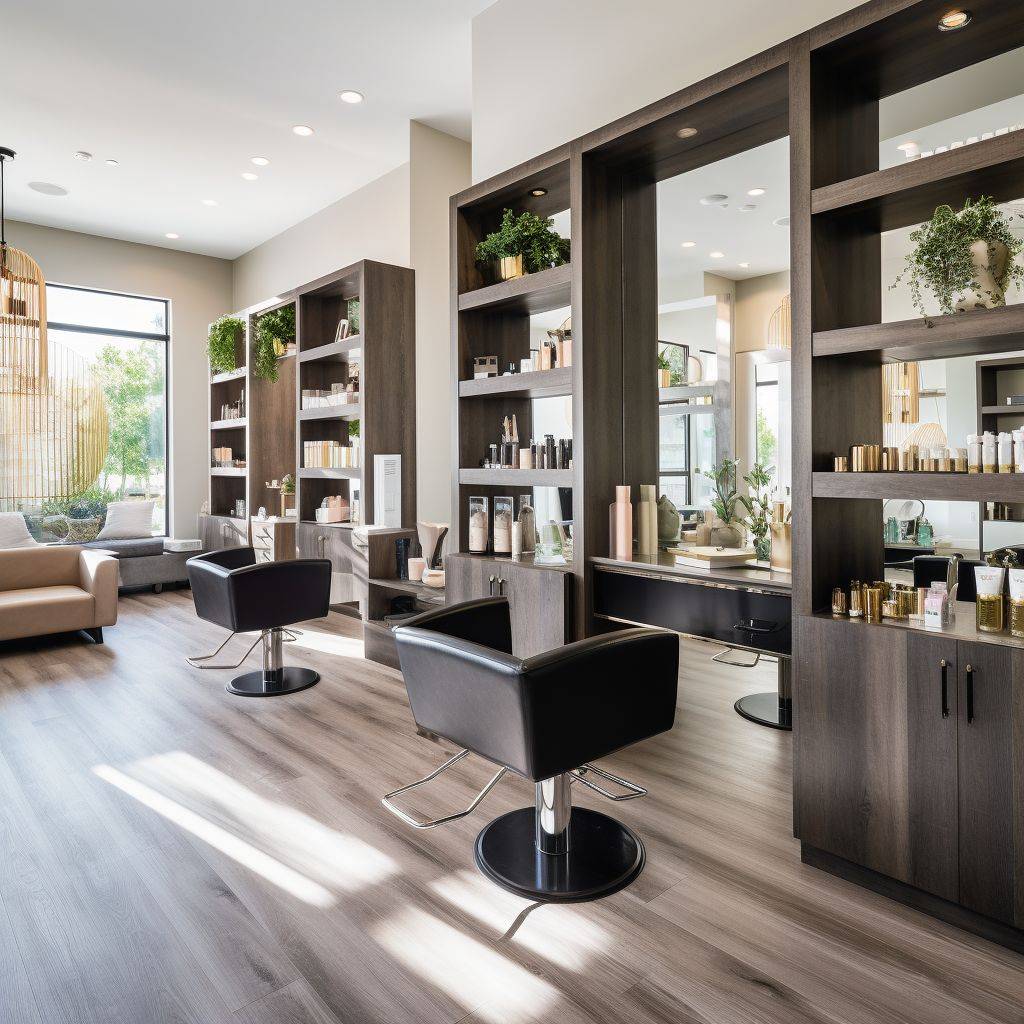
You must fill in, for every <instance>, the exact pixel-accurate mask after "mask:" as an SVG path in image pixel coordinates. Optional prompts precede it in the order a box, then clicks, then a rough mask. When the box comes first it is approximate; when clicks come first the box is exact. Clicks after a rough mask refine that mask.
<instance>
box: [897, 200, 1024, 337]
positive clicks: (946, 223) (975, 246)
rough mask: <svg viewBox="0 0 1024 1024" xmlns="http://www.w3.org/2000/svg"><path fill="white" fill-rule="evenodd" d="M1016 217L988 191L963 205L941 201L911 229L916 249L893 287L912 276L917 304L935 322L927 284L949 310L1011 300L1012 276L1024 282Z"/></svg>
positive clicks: (943, 308) (1022, 243) (989, 306)
mask: <svg viewBox="0 0 1024 1024" xmlns="http://www.w3.org/2000/svg"><path fill="white" fill-rule="evenodd" d="M1013 219H1014V218H1013V217H1011V216H1007V215H1006V214H1004V213H1003V211H1002V210H1000V209H999V207H998V206H996V204H995V203H994V202H993V201H992V199H990V198H989V197H988V196H982V197H981V198H980V199H978V200H977V201H972V200H970V199H968V200H967V201H966V202H965V203H964V205H963V209H961V210H954V209H953V208H952V207H951V206H939V207H937V208H936V210H935V213H934V214H933V215H932V219H931V220H930V221H928V222H927V223H926V224H922V225H921V226H920V227H919V228H918V229H917V230H916V231H914V232H912V234H911V235H910V240H911V242H913V243H914V249H913V250H912V251H911V252H910V253H909V254H908V255H907V258H906V264H905V266H904V269H903V271H902V273H901V274H900V275H899V276H898V277H897V278H896V280H895V281H894V282H893V284H892V286H891V287H893V288H895V287H897V286H898V285H899V284H901V283H902V281H903V280H904V278H906V280H907V281H908V283H909V285H910V295H911V298H912V299H913V302H914V306H915V308H916V309H917V310H918V312H919V313H920V314H921V316H923V317H924V318H925V320H926V321H928V324H929V326H931V321H930V320H929V318H928V314H927V312H926V311H925V307H924V299H923V296H922V294H921V290H922V288H926V289H927V290H928V291H930V292H931V293H932V294H933V295H934V296H935V298H936V299H937V300H938V303H939V308H940V309H941V311H942V312H943V313H955V312H964V311H966V310H970V309H992V308H993V307H995V306H1002V305H1005V303H1006V287H1007V285H1008V284H1009V283H1010V281H1014V282H1016V283H1017V284H1018V285H1021V284H1024V268H1022V267H1021V266H1020V265H1019V264H1018V263H1017V256H1018V255H1019V253H1020V251H1021V249H1022V248H1024V240H1022V239H1020V238H1018V237H1017V236H1016V235H1014V233H1013V232H1012V231H1011V229H1010V223H1011V221H1012V220H1013Z"/></svg>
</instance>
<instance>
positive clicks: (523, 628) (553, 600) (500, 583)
mask: <svg viewBox="0 0 1024 1024" xmlns="http://www.w3.org/2000/svg"><path fill="white" fill-rule="evenodd" d="M571 582H572V574H571V573H570V572H568V571H564V570H562V569H561V568H558V567H546V566H535V565H533V564H531V563H530V562H513V561H510V560H509V559H507V558H487V557H482V556H479V555H466V554H453V555H449V556H448V557H447V558H446V559H445V591H446V594H447V602H448V604H457V603H458V602H460V601H471V600H473V599H474V598H481V597H507V598H508V599H509V609H510V612H511V615H512V650H513V652H514V653H515V654H516V655H517V657H520V658H528V657H530V656H532V655H534V654H543V653H544V652H545V651H550V650H553V649H554V648H556V647H561V646H562V645H563V644H565V643H567V642H568V641H569V640H571V639H572V587H571Z"/></svg>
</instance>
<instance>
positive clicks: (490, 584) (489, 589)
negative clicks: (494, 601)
mask: <svg viewBox="0 0 1024 1024" xmlns="http://www.w3.org/2000/svg"><path fill="white" fill-rule="evenodd" d="M497 578H498V577H497V576H495V575H494V573H491V575H490V576H489V577H488V586H487V592H488V594H489V595H490V596H491V597H494V581H495V580H496V579H497Z"/></svg>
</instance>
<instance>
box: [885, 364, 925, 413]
mask: <svg viewBox="0 0 1024 1024" xmlns="http://www.w3.org/2000/svg"><path fill="white" fill-rule="evenodd" d="M920 420H921V368H920V366H919V365H918V364H917V363H884V364H883V365H882V422H883V423H918V422H920Z"/></svg>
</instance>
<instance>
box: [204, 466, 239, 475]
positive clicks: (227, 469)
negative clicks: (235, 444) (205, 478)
mask: <svg viewBox="0 0 1024 1024" xmlns="http://www.w3.org/2000/svg"><path fill="white" fill-rule="evenodd" d="M248 472H249V470H248V469H243V468H240V467H238V466H211V467H210V476H245V475H246V474H247V473H248Z"/></svg>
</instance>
